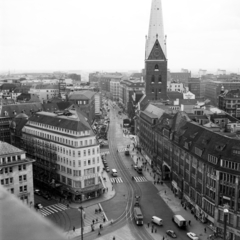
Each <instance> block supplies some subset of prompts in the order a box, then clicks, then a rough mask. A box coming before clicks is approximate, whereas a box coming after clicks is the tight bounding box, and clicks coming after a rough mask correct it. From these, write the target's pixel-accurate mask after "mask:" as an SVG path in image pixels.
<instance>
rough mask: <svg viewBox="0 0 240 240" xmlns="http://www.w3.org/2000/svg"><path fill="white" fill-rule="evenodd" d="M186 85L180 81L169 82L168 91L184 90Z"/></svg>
mask: <svg viewBox="0 0 240 240" xmlns="http://www.w3.org/2000/svg"><path fill="white" fill-rule="evenodd" d="M184 89H185V88H184V85H183V83H180V82H168V83H167V91H168V92H181V93H182V92H184Z"/></svg>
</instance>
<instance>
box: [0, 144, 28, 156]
mask: <svg viewBox="0 0 240 240" xmlns="http://www.w3.org/2000/svg"><path fill="white" fill-rule="evenodd" d="M14 153H24V151H23V150H21V149H19V148H16V147H14V146H13V145H11V144H9V143H6V142H1V141H0V156H3V155H7V154H14Z"/></svg>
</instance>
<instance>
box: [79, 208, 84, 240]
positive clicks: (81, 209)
mask: <svg viewBox="0 0 240 240" xmlns="http://www.w3.org/2000/svg"><path fill="white" fill-rule="evenodd" d="M78 210H80V211H81V240H83V207H82V206H80V207H79V208H78Z"/></svg>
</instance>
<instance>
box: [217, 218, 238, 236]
mask: <svg viewBox="0 0 240 240" xmlns="http://www.w3.org/2000/svg"><path fill="white" fill-rule="evenodd" d="M216 227H217V236H218V237H221V238H223V237H224V236H223V235H224V225H223V224H222V223H219V222H217V223H216ZM239 239H240V230H237V229H234V228H232V227H229V226H227V230H226V240H239Z"/></svg>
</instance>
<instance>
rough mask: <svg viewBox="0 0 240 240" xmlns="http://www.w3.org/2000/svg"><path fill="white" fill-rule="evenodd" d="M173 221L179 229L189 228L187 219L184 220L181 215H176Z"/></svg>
mask: <svg viewBox="0 0 240 240" xmlns="http://www.w3.org/2000/svg"><path fill="white" fill-rule="evenodd" d="M172 220H173V222H175V223H176V224H177V226H178V227H179V228H186V226H187V222H186V220H185V218H183V217H182V216H181V215H174V216H173V218H172Z"/></svg>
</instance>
